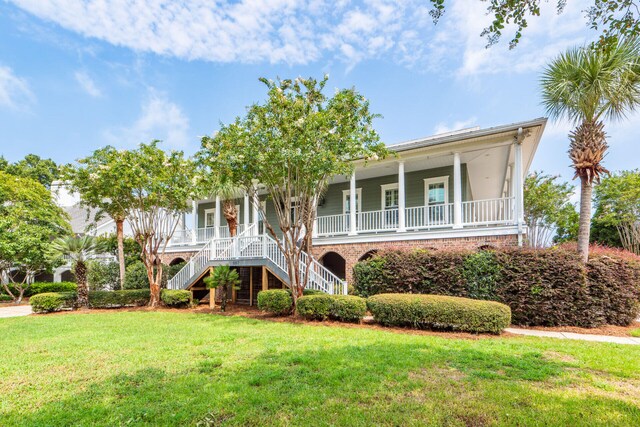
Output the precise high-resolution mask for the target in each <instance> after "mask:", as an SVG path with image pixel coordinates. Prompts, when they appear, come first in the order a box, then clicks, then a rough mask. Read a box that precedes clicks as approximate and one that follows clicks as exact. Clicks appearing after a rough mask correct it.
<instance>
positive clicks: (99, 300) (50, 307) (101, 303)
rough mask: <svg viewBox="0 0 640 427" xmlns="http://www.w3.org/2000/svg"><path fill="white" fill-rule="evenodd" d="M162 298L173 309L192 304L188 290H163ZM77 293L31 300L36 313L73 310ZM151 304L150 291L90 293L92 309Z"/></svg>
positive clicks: (53, 293) (44, 296)
mask: <svg viewBox="0 0 640 427" xmlns="http://www.w3.org/2000/svg"><path fill="white" fill-rule="evenodd" d="M160 298H161V299H162V302H163V303H164V304H166V305H168V306H171V307H185V306H188V305H190V304H191V292H190V291H187V290H168V289H163V290H162V293H161V296H160ZM76 299H77V295H76V293H75V292H46V293H42V294H38V295H34V296H33V297H31V298H30V299H29V303H30V304H31V308H32V309H33V311H34V312H36V313H50V312H53V311H60V310H64V309H71V308H73V307H74V306H75V304H76ZM148 302H149V290H148V289H128V290H123V291H89V306H90V307H91V308H120V307H140V306H143V305H146V304H147V303H148Z"/></svg>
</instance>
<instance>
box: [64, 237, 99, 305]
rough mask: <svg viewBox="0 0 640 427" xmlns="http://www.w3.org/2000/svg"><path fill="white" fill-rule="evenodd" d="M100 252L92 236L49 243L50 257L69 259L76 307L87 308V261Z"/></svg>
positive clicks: (97, 242) (97, 243)
mask: <svg viewBox="0 0 640 427" xmlns="http://www.w3.org/2000/svg"><path fill="white" fill-rule="evenodd" d="M102 250H103V247H102V245H101V244H100V243H99V241H98V240H97V239H96V238H94V237H92V236H83V237H60V238H58V239H56V240H54V241H53V242H52V243H51V256H52V257H55V258H61V257H67V258H69V259H71V265H72V268H73V270H74V272H75V276H76V283H77V284H78V302H77V305H78V307H89V289H88V287H87V260H89V258H91V256H93V255H95V254H96V253H99V252H101V251H102Z"/></svg>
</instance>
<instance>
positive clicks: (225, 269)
mask: <svg viewBox="0 0 640 427" xmlns="http://www.w3.org/2000/svg"><path fill="white" fill-rule="evenodd" d="M204 284H205V286H206V287H207V289H214V290H215V289H218V288H219V289H220V301H221V302H220V310H222V311H226V309H227V302H228V300H229V291H233V290H236V291H237V290H239V289H240V288H239V286H240V275H239V274H238V270H234V269H233V268H231V267H229V266H228V265H221V266H218V267H216V268H215V269H214V270H213V274H212V275H211V276H207V277H205V279H204ZM209 298H212V301H213V300H214V299H215V295H214V292H211V296H210V297H209Z"/></svg>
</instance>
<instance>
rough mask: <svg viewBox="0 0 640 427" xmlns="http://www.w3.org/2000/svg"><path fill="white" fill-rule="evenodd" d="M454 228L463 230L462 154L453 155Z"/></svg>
mask: <svg viewBox="0 0 640 427" xmlns="http://www.w3.org/2000/svg"><path fill="white" fill-rule="evenodd" d="M453 228H462V174H461V172H460V153H453Z"/></svg>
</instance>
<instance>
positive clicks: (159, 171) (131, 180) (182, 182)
mask: <svg viewBox="0 0 640 427" xmlns="http://www.w3.org/2000/svg"><path fill="white" fill-rule="evenodd" d="M158 142H159V141H153V142H151V143H150V144H140V145H139V146H138V148H137V149H135V150H127V151H123V152H122V153H121V156H122V161H123V164H125V165H127V167H126V168H125V169H123V170H121V171H120V179H121V180H122V181H123V182H122V184H121V185H123V186H124V187H125V188H128V189H130V191H129V193H128V197H126V198H123V199H122V201H119V202H118V203H119V204H120V208H122V209H123V211H124V212H125V214H126V217H127V219H128V221H129V224H130V225H131V229H132V231H133V235H134V239H135V240H136V242H137V243H138V245H139V246H140V250H141V259H142V262H143V263H144V265H145V268H146V270H147V278H148V280H149V287H150V290H151V298H150V300H149V305H150V306H151V307H156V306H157V305H158V304H159V302H160V289H161V285H162V277H163V266H162V263H161V262H160V260H161V256H162V255H163V254H164V252H165V250H166V247H167V244H168V243H169V241H170V240H171V237H172V236H173V233H174V232H175V230H176V227H177V226H178V224H179V223H180V221H181V218H180V217H181V216H182V214H183V213H185V212H187V211H188V210H189V208H190V205H189V200H192V199H193V197H194V196H195V192H194V178H195V165H194V164H193V162H192V161H191V160H189V159H186V158H185V157H184V154H183V153H182V151H171V152H165V151H163V150H162V149H160V148H159V147H158Z"/></svg>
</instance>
